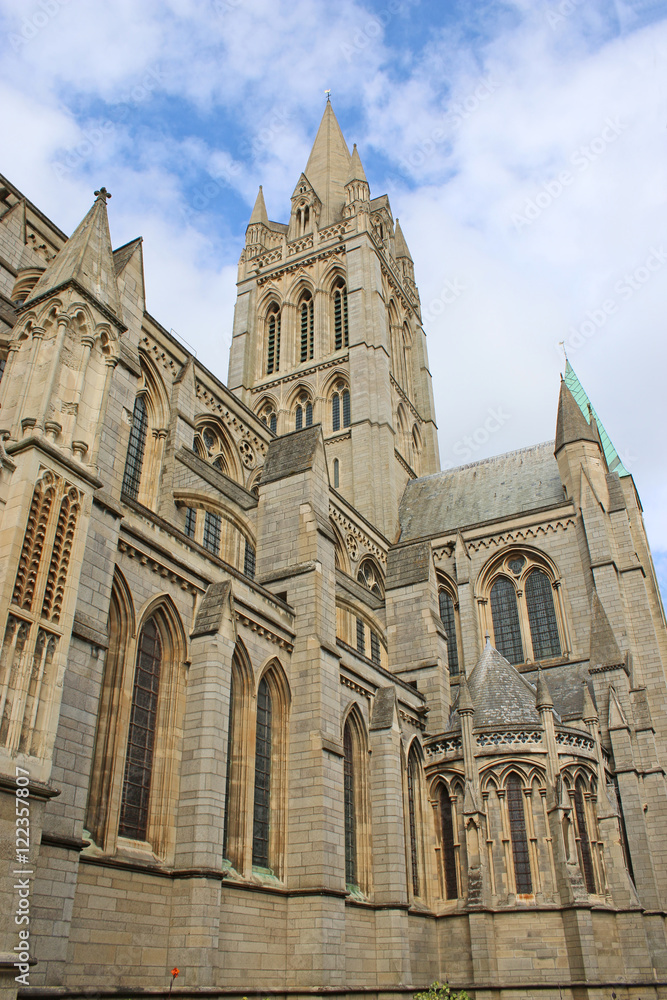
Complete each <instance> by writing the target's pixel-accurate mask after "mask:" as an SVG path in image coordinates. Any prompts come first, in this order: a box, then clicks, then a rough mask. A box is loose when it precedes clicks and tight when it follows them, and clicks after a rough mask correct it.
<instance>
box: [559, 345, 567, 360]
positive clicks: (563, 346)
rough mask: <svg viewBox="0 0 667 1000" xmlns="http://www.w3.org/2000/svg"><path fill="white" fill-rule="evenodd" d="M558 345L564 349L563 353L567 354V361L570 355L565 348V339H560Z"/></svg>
mask: <svg viewBox="0 0 667 1000" xmlns="http://www.w3.org/2000/svg"><path fill="white" fill-rule="evenodd" d="M558 346H559V347H560V348H561V350H562V351H563V354H564V355H565V360H566V361H567V360H568V356H567V351H566V350H565V341H564V340H559V341H558Z"/></svg>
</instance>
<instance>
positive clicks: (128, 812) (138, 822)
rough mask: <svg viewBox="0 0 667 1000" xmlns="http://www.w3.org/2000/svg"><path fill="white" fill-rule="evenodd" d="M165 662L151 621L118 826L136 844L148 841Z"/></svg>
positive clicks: (143, 643)
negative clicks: (156, 731)
mask: <svg viewBox="0 0 667 1000" xmlns="http://www.w3.org/2000/svg"><path fill="white" fill-rule="evenodd" d="M161 662H162V645H161V643H160V636H159V633H158V629H157V625H156V624H155V621H154V619H153V618H149V619H148V621H147V622H146V624H145V625H144V627H143V628H142V630H141V635H140V636H139V652H138V655H137V666H136V670H135V673H134V690H133V692H132V708H131V710H130V729H129V732H128V737H127V756H126V758H125V776H124V780H123V795H122V801H121V808H120V822H119V825H118V833H119V835H120V836H121V837H132V838H133V839H134V840H145V839H146V832H147V827H148V807H149V802H150V792H151V776H152V771H153V750H154V746H155V723H156V719H157V704H158V691H159V687H160V667H161Z"/></svg>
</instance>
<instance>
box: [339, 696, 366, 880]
mask: <svg viewBox="0 0 667 1000" xmlns="http://www.w3.org/2000/svg"><path fill="white" fill-rule="evenodd" d="M368 749H369V748H368V735H367V732H366V726H365V725H364V720H363V717H362V715H361V712H360V711H359V707H358V706H357V704H356V703H353V704H352V705H351V706H350V708H349V710H348V711H347V714H346V715H345V717H344V721H343V810H344V820H345V882H346V884H347V885H348V886H349V887H350V888H351V889H356V890H357V891H360V892H362V893H364V894H368V892H369V891H370V871H371V865H370V862H371V852H370V808H369V786H368V781H369V779H368Z"/></svg>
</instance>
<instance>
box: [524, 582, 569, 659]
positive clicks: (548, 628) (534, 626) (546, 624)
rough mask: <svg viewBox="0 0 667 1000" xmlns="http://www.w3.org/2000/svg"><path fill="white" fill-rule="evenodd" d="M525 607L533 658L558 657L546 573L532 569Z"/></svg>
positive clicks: (554, 623)
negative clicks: (526, 608)
mask: <svg viewBox="0 0 667 1000" xmlns="http://www.w3.org/2000/svg"><path fill="white" fill-rule="evenodd" d="M526 605H527V607H528V621H529V622H530V637H531V639H532V642H533V658H534V659H536V660H542V659H546V658H548V657H550V656H560V653H561V648H560V639H559V637H558V623H557V621H556V611H555V608H554V598H553V592H552V589H551V581H550V580H549V577H548V576H547V575H546V573H543V572H542V571H541V570H539V569H534V570H532V572H531V573H530V574H529V576H528V577H527V579H526Z"/></svg>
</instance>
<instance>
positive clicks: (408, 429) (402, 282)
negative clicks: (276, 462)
mask: <svg viewBox="0 0 667 1000" xmlns="http://www.w3.org/2000/svg"><path fill="white" fill-rule="evenodd" d="M228 382H229V387H230V389H232V390H233V391H234V392H235V393H237V395H239V396H240V397H241V398H242V399H243V401H244V402H245V403H246V404H247V405H248V406H249V407H250V408H251V409H252V410H253V411H254V412H256V413H257V414H259V415H260V417H261V418H262V419H263V420H264V422H265V423H266V424H268V425H269V427H270V428H271V430H273V431H274V432H276V433H277V434H279V435H283V434H287V433H290V432H292V431H295V430H299V429H300V428H301V427H302V426H303V427H305V426H307V425H309V424H311V423H320V424H321V425H322V430H323V434H324V440H325V444H326V456H327V465H328V470H329V479H330V482H331V485H332V486H333V487H334V488H335V489H337V490H338V491H339V492H340V493H341V494H342V495H343V496H344V497H345V498H346V499H347V500H349V501H350V502H351V503H353V504H354V505H355V506H356V507H357V509H358V510H359V511H360V512H361V513H362V514H363V515H364V516H365V517H366V518H368V520H370V521H371V522H373V523H374V524H376V525H377V526H378V527H379V528H380V529H381V530H382V531H383V532H384V534H385V535H386V536H387V537H388V538H389V539H390V540H393V538H394V537H395V535H396V529H397V525H398V521H397V509H398V501H399V499H400V497H401V494H402V492H403V489H404V487H405V484H406V482H407V481H408V480H410V479H413V478H415V476H423V475H428V474H429V473H432V472H437V471H438V469H439V463H438V446H437V432H436V425H435V411H434V405H433V394H432V388H431V375H430V372H429V370H428V360H427V354H426V337H425V334H424V330H423V329H422V325H421V311H420V302H419V293H418V291H417V286H416V285H415V282H414V266H413V262H412V258H411V256H410V251H409V250H408V247H407V244H406V242H405V238H404V237H403V233H402V232H401V229H400V226H399V225H398V220H396V222H395V223H394V219H393V216H392V212H391V207H390V205H389V199H388V198H387V196H386V195H381V196H380V197H377V198H371V195H370V188H369V185H368V181H367V179H366V175H365V173H364V168H363V166H362V164H361V159H360V157H359V153H358V152H357V148H356V146H355V147H354V149H353V151H352V154H350V152H349V150H348V147H347V144H346V142H345V139H344V138H343V134H342V132H341V130H340V126H339V125H338V122H337V120H336V116H335V115H334V112H333V109H332V107H331V104H330V103H328V102H327V105H326V108H325V110H324V115H323V117H322V121H321V123H320V127H319V130H318V133H317V136H316V138H315V142H314V144H313V148H312V151H311V153H310V157H309V159H308V163H307V164H306V168H305V171H304V172H303V173H302V174H301V176H300V177H299V180H298V181H297V185H296V187H295V189H294V194H293V195H292V207H291V213H290V219H289V222H288V223H279V222H270V221H269V218H268V215H267V212H266V206H265V203H264V196H263V193H262V189H261V188H260V190H259V194H258V196H257V202H256V204H255V207H254V210H253V213H252V216H251V218H250V222H249V225H248V229H247V232H246V245H245V248H244V250H243V252H242V254H241V260H240V263H239V280H238V298H237V303H236V312H235V317H234V334H233V340H232V348H231V355H230V365H229V380H228ZM378 483H382V484H383V489H382V491H380V490H378V489H377V484H378Z"/></svg>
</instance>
